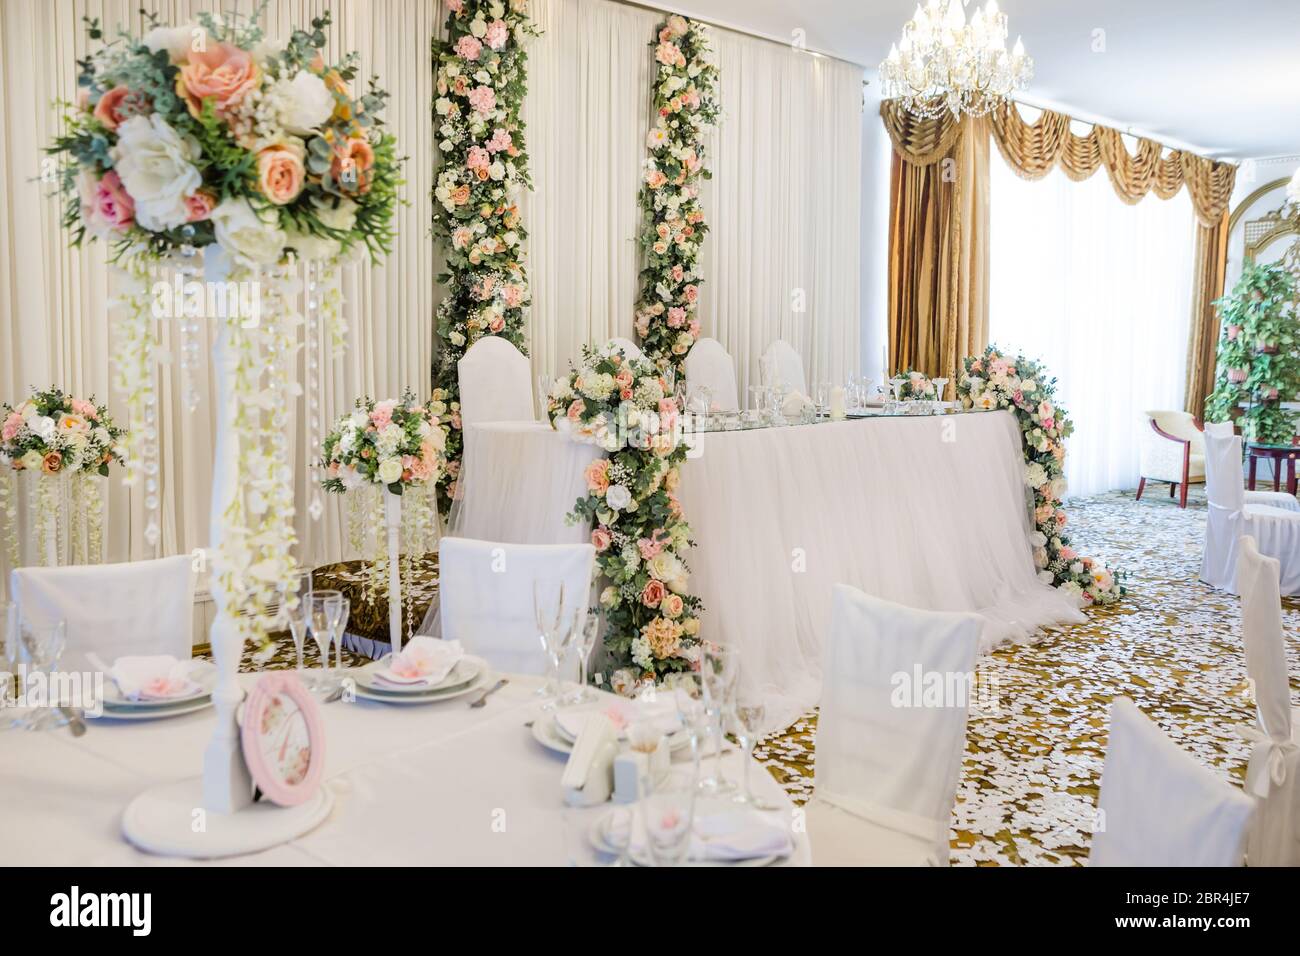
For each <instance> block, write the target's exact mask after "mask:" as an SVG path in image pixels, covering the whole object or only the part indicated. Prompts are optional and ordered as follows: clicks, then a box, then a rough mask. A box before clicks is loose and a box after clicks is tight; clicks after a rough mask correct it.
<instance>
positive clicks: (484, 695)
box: [470, 677, 510, 707]
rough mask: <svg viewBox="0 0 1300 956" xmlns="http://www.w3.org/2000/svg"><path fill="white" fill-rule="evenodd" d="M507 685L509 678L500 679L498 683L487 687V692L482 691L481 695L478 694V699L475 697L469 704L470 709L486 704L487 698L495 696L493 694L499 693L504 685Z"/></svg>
mask: <svg viewBox="0 0 1300 956" xmlns="http://www.w3.org/2000/svg"><path fill="white" fill-rule="evenodd" d="M509 683H510V680H509V678H506V677H503V678H501V679H500V680H499V681H497V682H496V683H495V684H493V685H492V686H491V687H489V688H488V689H487V690H485V691H483V693H482V694H480V695H479V696H478V697H476V698H475V699H474V700H472V701H471V702H470V706H471V707H482V706H483V705H484V704H486V703H487V699H488V698H489V697H491V696H492V695H493V694H495V693H496V692H497V691H499V690H500V689H501V688H502V687H505V686H506V684H509Z"/></svg>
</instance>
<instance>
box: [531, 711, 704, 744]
mask: <svg viewBox="0 0 1300 956" xmlns="http://www.w3.org/2000/svg"><path fill="white" fill-rule="evenodd" d="M577 706H578V707H583V708H586V709H587V710H591V711H597V712H598V711H599V710H600V709H601V708H600V706H599V705H592V704H578V705H577ZM542 716H543V717H545V718H546V721H545V722H546V723H549V724H550V725H551V726H550V729H549V730H548V731H547V733H549V734H551V735H552V736H554V737H555V738H556V739H557V740H559V741H562V742H563V743H564V744H565V746H566V748H567V749H565V750H564V753H571V752H572V751H573V745H574V743H575V742H576V741H575V739H574V738H572V737H570V736H569V735H568V733H567V732H566V731H565V729H564V728H563V727H561V726H560V724H559V721H557V720H556V719H555V714H554V713H544V714H543V715H542ZM540 722H542V721H541V718H538V721H537V722H534V724H533V726H534V727H536V726H537V723H540ZM618 739H619V740H620V741H621V742H623V743H626V742H627V738H626V736H625V735H623V734H621V733H620V734H619V735H618ZM690 742H691V732H690V731H689V730H687V729H686V728H685V727H682V728H680V729H678V730H676V731H674V732H673V733H671V734H669V735H668V749H669V751H674V750H681V749H682V748H683V747H685V746H687V745H688V744H690Z"/></svg>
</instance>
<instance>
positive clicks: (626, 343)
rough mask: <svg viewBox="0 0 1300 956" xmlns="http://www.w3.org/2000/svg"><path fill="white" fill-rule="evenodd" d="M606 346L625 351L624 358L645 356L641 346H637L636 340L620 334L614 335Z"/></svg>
mask: <svg viewBox="0 0 1300 956" xmlns="http://www.w3.org/2000/svg"><path fill="white" fill-rule="evenodd" d="M605 348H606V349H618V350H619V351H620V352H622V353H623V357H624V358H630V359H640V358H645V353H644V352H642V351H641V350H640V349H639V348H637V345H636V343H635V342H633V341H632V340H631V339H625V338H623V337H622V336H618V335H616V336H614V337H613V338H612V339H610V340H609V341H608V342H606V343H605Z"/></svg>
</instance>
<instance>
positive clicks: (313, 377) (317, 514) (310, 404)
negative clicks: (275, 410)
mask: <svg viewBox="0 0 1300 956" xmlns="http://www.w3.org/2000/svg"><path fill="white" fill-rule="evenodd" d="M303 268H304V272H305V275H306V280H307V442H308V444H307V447H308V448H312V449H316V448H319V447H320V443H321V431H320V428H321V418H320V416H321V410H320V407H321V401H320V389H321V368H320V306H321V302H320V296H321V288H320V273H321V269H320V266H319V265H318V264H316V263H314V262H312V261H310V260H309V261H307V262H306V263H304V266H303ZM307 469H308V476H307V480H308V483H309V486H310V487H311V504H309V505H308V506H307V514H308V515H310V516H311V520H312V521H319V520H320V518H321V515H322V514H323V513H324V510H325V505H324V502H323V501H322V498H321V490H320V466H319V464H318V463H317V461H316V456H315V454H311V455H309V456H308V460H307Z"/></svg>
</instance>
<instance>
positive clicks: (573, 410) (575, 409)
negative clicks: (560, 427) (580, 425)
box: [568, 398, 587, 422]
mask: <svg viewBox="0 0 1300 956" xmlns="http://www.w3.org/2000/svg"><path fill="white" fill-rule="evenodd" d="M586 407H587V406H586V404H584V403H583V401H582V399H580V398H575V399H574V400H573V404H572V405H570V406H569V411H568V416H569V421H571V422H576V421H578V420H579V419H581V418H582V412H583V410H584V409H585V408H586Z"/></svg>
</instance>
